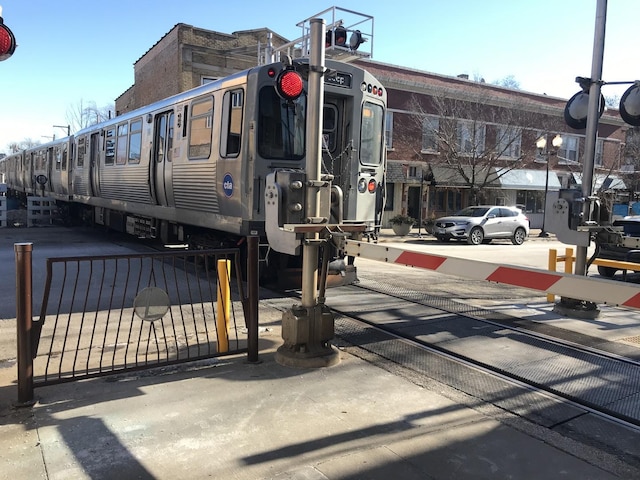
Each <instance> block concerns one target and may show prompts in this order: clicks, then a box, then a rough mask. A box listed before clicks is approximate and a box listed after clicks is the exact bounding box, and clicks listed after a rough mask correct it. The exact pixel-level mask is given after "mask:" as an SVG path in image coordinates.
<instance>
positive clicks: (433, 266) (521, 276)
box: [345, 240, 640, 309]
mask: <svg viewBox="0 0 640 480" xmlns="http://www.w3.org/2000/svg"><path fill="white" fill-rule="evenodd" d="M345 243H346V248H345V251H346V254H347V255H350V256H354V257H361V258H367V259H370V260H378V261H381V262H387V263H395V264H398V265H406V266H409V267H418V268H424V269H427V270H433V271H436V272H438V273H445V274H447V275H455V276H458V277H464V278H470V279H473V280H486V281H489V282H495V283H502V284H505V285H513V286H516V287H521V288H528V289H531V290H538V291H540V292H545V293H552V294H554V295H559V296H561V297H568V298H573V299H576V300H585V301H589V302H594V303H603V304H608V305H616V306H624V307H629V308H639V309H640V287H639V286H637V285H632V284H629V283H623V282H614V281H611V280H603V279H600V278H590V277H586V276H581V275H572V274H568V273H560V272H551V271H548V270H538V269H535V268H528V267H516V266H513V265H501V264H496V263H489V262H482V261H479V260H467V259H463V258H456V257H445V256H442V255H431V254H429V253H425V252H420V251H416V250H411V249H404V248H396V247H388V246H385V245H380V244H375V243H367V242H359V241H354V240H347V241H346V242H345Z"/></svg>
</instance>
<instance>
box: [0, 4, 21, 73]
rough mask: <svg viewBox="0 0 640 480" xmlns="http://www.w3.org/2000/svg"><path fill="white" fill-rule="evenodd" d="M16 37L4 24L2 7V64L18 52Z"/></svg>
mask: <svg viewBox="0 0 640 480" xmlns="http://www.w3.org/2000/svg"><path fill="white" fill-rule="evenodd" d="M16 46H17V44H16V37H15V36H14V35H13V32H12V31H11V30H10V29H9V27H7V26H6V25H5V24H4V20H3V19H2V7H1V6H0V62H1V61H3V60H6V59H7V58H9V57H10V56H11V55H13V52H15V50H16Z"/></svg>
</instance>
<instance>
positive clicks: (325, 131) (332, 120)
mask: <svg viewBox="0 0 640 480" xmlns="http://www.w3.org/2000/svg"><path fill="white" fill-rule="evenodd" d="M337 128H338V108H337V107H336V106H335V105H326V104H325V105H324V108H323V109H322V149H323V150H326V151H329V152H333V151H334V150H335V149H336V132H337Z"/></svg>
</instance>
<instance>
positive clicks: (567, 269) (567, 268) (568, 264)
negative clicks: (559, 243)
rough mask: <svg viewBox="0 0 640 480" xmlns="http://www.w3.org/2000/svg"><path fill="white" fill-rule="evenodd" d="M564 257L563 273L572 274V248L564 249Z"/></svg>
mask: <svg viewBox="0 0 640 480" xmlns="http://www.w3.org/2000/svg"><path fill="white" fill-rule="evenodd" d="M564 256H565V260H564V273H573V248H566V249H565V251H564Z"/></svg>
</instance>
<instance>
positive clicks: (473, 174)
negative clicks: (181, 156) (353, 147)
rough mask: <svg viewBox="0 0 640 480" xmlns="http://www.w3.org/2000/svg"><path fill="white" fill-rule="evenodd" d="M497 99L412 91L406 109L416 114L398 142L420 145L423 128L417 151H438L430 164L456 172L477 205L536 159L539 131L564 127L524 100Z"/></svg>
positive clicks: (407, 144) (486, 96) (472, 95)
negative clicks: (500, 101) (498, 184)
mask: <svg viewBox="0 0 640 480" xmlns="http://www.w3.org/2000/svg"><path fill="white" fill-rule="evenodd" d="M461 96H462V95H460V97H461ZM492 98H493V97H491V96H489V95H488V94H472V93H468V94H466V95H465V98H464V99H460V98H453V97H452V96H449V95H448V94H446V93H445V94H442V95H438V96H418V95H412V97H411V98H410V100H409V101H408V105H407V107H406V108H407V110H409V111H410V112H412V113H411V115H410V119H411V120H410V121H409V122H408V125H407V131H406V132H403V131H402V129H400V131H397V132H396V135H395V136H394V142H399V143H404V144H405V146H407V147H408V146H409V145H413V146H414V147H413V148H414V149H415V140H413V139H414V138H415V135H416V133H418V132H420V133H421V135H422V145H420V147H419V148H420V150H419V151H415V154H416V155H417V156H421V154H423V153H424V152H425V151H433V152H434V153H435V152H437V155H432V156H430V157H429V159H428V160H429V162H430V163H431V165H432V166H434V165H435V166H446V167H448V168H450V169H451V170H452V171H454V172H455V173H456V174H457V176H458V178H460V179H462V180H463V182H464V187H465V188H468V189H469V193H470V200H471V201H472V202H473V203H477V202H478V200H480V199H481V198H482V197H483V196H484V195H483V192H484V190H485V189H486V188H488V187H495V185H496V182H497V181H498V180H499V179H500V177H502V176H503V175H505V174H506V173H508V172H509V171H511V170H513V169H516V168H518V169H519V168H526V166H527V162H531V163H533V162H534V159H535V157H536V155H535V140H536V137H537V136H538V135H539V134H541V133H547V132H553V131H559V129H560V122H561V120H560V119H559V118H555V117H554V118H550V117H547V116H545V115H541V114H538V113H535V112H532V109H531V106H530V105H527V104H526V102H524V101H523V102H521V103H513V101H511V103H510V104H508V105H504V106H496V105H495V102H491V101H490V100H491V99H492ZM536 168H537V167H536Z"/></svg>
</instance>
